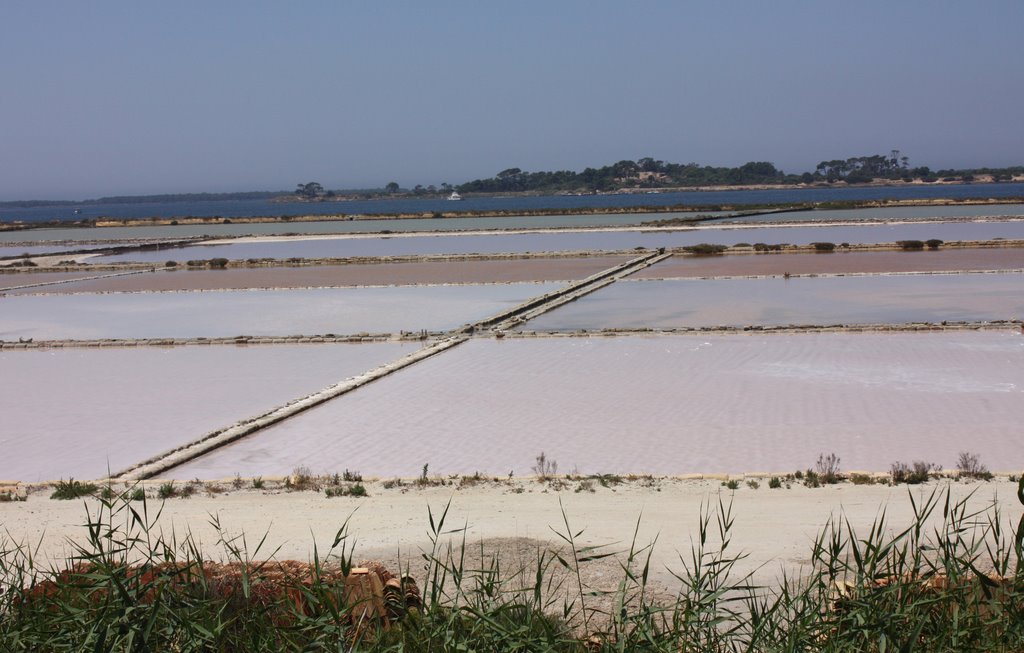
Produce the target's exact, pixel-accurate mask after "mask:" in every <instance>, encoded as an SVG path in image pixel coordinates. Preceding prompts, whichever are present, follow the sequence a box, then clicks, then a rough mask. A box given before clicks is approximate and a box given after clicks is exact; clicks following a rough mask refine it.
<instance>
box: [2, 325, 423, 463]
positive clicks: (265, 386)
mask: <svg viewBox="0 0 1024 653" xmlns="http://www.w3.org/2000/svg"><path fill="white" fill-rule="evenodd" d="M417 347H418V345H415V344H411V343H394V342H388V343H372V344H356V345H352V344H337V345H273V346H270V345H262V346H259V347H235V346H230V345H218V346H215V347H203V348H198V347H176V348H173V349H165V348H157V347H142V348H111V349H102V350H98V349H53V350H19V351H10V350H6V351H0V369H2V370H3V374H0V413H2V415H3V424H4V425H3V428H0V451H3V455H2V456H0V478H5V479H19V480H22V481H27V482H36V481H45V480H51V479H58V478H69V477H75V478H80V479H93V478H100V477H103V476H106V475H107V474H108V473H109V472H117V471H120V470H121V469H122V468H124V467H127V466H129V465H132V464H135V463H139V462H142V461H143V460H145V459H147V458H150V457H152V456H155V455H157V454H160V453H162V452H164V451H167V450H169V449H171V448H173V447H177V446H180V445H182V444H185V443H186V442H189V441H191V440H194V439H198V438H199V437H201V436H203V435H204V434H205V433H207V432H209V431H212V430H214V429H219V428H224V427H227V426H230V425H231V424H233V423H235V422H237V421H239V420H243V419H246V418H250V417H255V416H256V415H258V414H261V413H264V412H266V411H269V410H272V409H273V408H276V407H277V406H280V405H283V404H285V403H287V402H289V401H291V400H293V399H296V398H298V397H302V396H305V395H308V394H311V393H313V392H316V391H318V390H321V389H323V388H325V387H327V386H329V385H331V384H334V383H337V382H339V381H343V380H344V379H346V378H348V377H350V376H355V375H357V374H362V373H363V372H365V371H367V370H370V369H373V368H374V367H377V366H378V365H382V364H384V363H386V362H388V361H391V360H395V359H397V358H399V357H400V356H402V355H404V354H405V353H407V352H411V351H415V350H416V349H417Z"/></svg>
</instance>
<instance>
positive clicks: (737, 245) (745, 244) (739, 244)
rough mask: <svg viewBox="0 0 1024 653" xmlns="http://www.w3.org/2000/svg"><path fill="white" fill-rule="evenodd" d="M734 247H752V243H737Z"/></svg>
mask: <svg viewBox="0 0 1024 653" xmlns="http://www.w3.org/2000/svg"><path fill="white" fill-rule="evenodd" d="M733 247H750V243H736V244H735V245H733Z"/></svg>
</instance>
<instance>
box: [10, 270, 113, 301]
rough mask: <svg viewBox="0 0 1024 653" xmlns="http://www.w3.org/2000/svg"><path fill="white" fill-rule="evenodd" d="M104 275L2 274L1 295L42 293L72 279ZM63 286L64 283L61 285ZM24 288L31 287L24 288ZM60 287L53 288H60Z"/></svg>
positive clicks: (85, 272) (74, 273)
mask: <svg viewBox="0 0 1024 653" xmlns="http://www.w3.org/2000/svg"><path fill="white" fill-rule="evenodd" d="M101 274H104V273H102V272H90V271H88V270H86V271H83V272H21V273H8V274H0V293H4V294H8V295H13V294H21V293H27V292H40V291H41V290H43V289H44V288H46V285H44V284H57V283H61V282H66V281H68V280H70V279H86V278H88V277H95V276H99V275H101ZM61 285H63V283H61ZM23 286H30V287H28V288H23ZM59 287H60V286H59V285H58V286H53V288H59Z"/></svg>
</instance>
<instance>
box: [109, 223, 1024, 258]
mask: <svg viewBox="0 0 1024 653" xmlns="http://www.w3.org/2000/svg"><path fill="white" fill-rule="evenodd" d="M930 238H938V239H940V240H945V241H954V240H990V239H992V238H1014V239H1016V238H1024V220H1018V221H999V222H941V223H930V222H925V223H910V224H894V225H874V224H872V225H859V226H858V225H854V226H827V225H821V226H794V227H742V228H732V229H723V228H713V227H699V228H695V229H688V230H684V231H632V230H631V231H579V232H548V233H507V234H483V235H478V234H464V235H448V236H428V235H418V236H400V237H390V238H389V237H354V238H308V239H291V240H275V241H243V242H235V243H228V244H222V245H193V246H189V247H184V248H181V249H164V250H155V251H144V252H130V253H127V254H117V255H112V256H101V257H97V258H93V259H90V262H93V263H109V262H123V261H140V262H149V263H162V262H164V261H166V260H168V259H174V260H177V261H184V260H187V259H209V258H216V257H224V258H228V259H231V260H242V259H248V258H291V257H300V258H347V257H357V256H412V255H416V256H420V255H423V256H426V255H432V254H474V253H475V254H499V253H515V252H559V251H580V250H614V251H619V250H627V249H633V248H635V247H645V248H657V247H685V246H688V245H696V244H698V243H717V244H723V245H735V244H737V243H743V242H745V243H757V242H763V243H790V244H794V245H806V244H808V243H812V242H818V241H827V242H833V243H836V244H839V243H844V242H846V243H850V244H859V243H867V244H873V243H892V242H895V241H897V240H915V239H916V240H928V239H930Z"/></svg>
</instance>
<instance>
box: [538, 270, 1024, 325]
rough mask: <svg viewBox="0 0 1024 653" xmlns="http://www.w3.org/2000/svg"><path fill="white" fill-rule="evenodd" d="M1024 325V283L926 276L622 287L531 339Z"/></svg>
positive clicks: (565, 314)
mask: <svg viewBox="0 0 1024 653" xmlns="http://www.w3.org/2000/svg"><path fill="white" fill-rule="evenodd" d="M1021 318H1024V275H1021V274H1019V273H1000V274H920V275H867V276H849V277H794V278H791V279H784V278H780V277H775V278H769V279H668V280H659V281H630V280H623V281H618V282H616V283H614V284H612V285H611V286H608V287H607V288H603V289H601V290H599V291H597V292H595V293H591V294H589V295H586V296H585V297H582V298H580V299H577V300H576V301H574V302H572V303H570V304H566V305H565V306H562V307H560V308H557V309H555V310H553V311H551V312H549V313H545V314H544V315H541V316H540V317H537V318H535V319H533V320H530V321H529V322H527V323H525V324H524V325H522V326H521V327H520V329H522V330H528V331H576V330H580V329H628V328H673V327H714V326H732V327H736V326H749V325H761V326H786V325H832V324H882V323H885V324H903V323H908V322H942V321H943V320H946V321H950V322H958V321H984V320H988V321H991V320H1017V319H1021Z"/></svg>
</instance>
